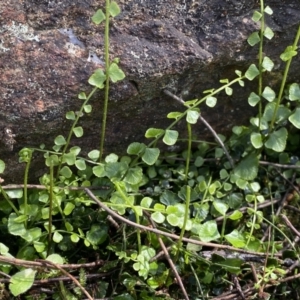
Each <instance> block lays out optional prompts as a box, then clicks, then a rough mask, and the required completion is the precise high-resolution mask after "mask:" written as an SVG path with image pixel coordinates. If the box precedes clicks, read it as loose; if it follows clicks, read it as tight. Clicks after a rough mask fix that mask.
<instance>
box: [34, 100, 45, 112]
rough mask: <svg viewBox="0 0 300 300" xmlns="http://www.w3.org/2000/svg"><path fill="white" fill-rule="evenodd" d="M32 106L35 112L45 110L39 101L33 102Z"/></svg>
mask: <svg viewBox="0 0 300 300" xmlns="http://www.w3.org/2000/svg"><path fill="white" fill-rule="evenodd" d="M34 106H35V109H36V111H37V112H43V111H44V110H45V103H44V101H42V100H41V99H39V100H37V101H35V102H34Z"/></svg>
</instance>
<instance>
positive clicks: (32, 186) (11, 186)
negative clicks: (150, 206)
mask: <svg viewBox="0 0 300 300" xmlns="http://www.w3.org/2000/svg"><path fill="white" fill-rule="evenodd" d="M2 188H3V189H4V190H16V189H24V184H7V185H4V186H2ZM27 188H28V189H36V190H46V189H47V188H48V187H47V186H45V185H41V184H27ZM55 188H58V189H61V190H63V189H68V190H70V191H80V190H81V191H82V190H84V189H85V188H86V187H85V186H64V187H61V186H56V187H55ZM110 188H111V187H109V186H90V187H89V189H90V190H108V189H110Z"/></svg>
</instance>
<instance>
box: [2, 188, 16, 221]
mask: <svg viewBox="0 0 300 300" xmlns="http://www.w3.org/2000/svg"><path fill="white" fill-rule="evenodd" d="M0 192H1V193H2V195H3V197H4V199H5V200H6V202H7V203H8V204H9V205H10V207H11V208H12V209H13V210H14V212H15V213H16V215H17V216H19V215H20V213H19V211H18V209H17V208H16V207H15V205H14V204H13V203H12V201H10V199H9V197H8V195H7V193H6V192H5V190H4V189H3V188H2V186H1V185H0Z"/></svg>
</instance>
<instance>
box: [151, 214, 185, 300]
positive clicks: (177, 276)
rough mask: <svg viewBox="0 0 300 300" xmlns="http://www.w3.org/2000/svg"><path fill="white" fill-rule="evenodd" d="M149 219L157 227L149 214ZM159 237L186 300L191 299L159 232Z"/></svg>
mask: <svg viewBox="0 0 300 300" xmlns="http://www.w3.org/2000/svg"><path fill="white" fill-rule="evenodd" d="M147 215H148V214H147ZM148 219H149V221H150V223H151V224H152V226H153V227H154V228H156V224H155V223H154V222H153V220H152V219H151V216H149V215H148ZM157 239H158V241H159V244H160V247H161V248H162V250H163V252H164V254H165V258H166V259H167V261H168V263H169V265H170V267H171V269H172V271H173V273H174V276H175V277H176V279H177V283H178V284H179V286H180V288H181V291H182V293H183V295H184V298H185V300H189V299H190V298H189V296H188V294H187V292H186V289H185V287H184V285H183V282H182V280H181V278H180V276H179V274H178V272H177V269H176V266H175V265H174V263H173V261H172V259H171V257H170V255H169V251H168V250H167V248H166V246H165V244H164V242H163V240H162V238H161V237H160V235H159V234H157Z"/></svg>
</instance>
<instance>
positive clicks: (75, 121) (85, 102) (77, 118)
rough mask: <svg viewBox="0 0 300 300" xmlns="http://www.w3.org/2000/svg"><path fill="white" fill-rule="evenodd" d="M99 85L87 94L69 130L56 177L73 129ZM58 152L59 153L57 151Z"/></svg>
mask: <svg viewBox="0 0 300 300" xmlns="http://www.w3.org/2000/svg"><path fill="white" fill-rule="evenodd" d="M97 89H98V88H97V87H94V88H93V90H92V91H91V92H90V93H89V95H88V96H87V98H86V99H85V100H84V102H83V104H82V105H81V107H80V110H79V111H78V112H77V113H76V118H75V120H74V122H73V124H72V127H71V129H70V131H69V135H68V138H67V140H66V144H65V146H64V148H63V151H62V153H61V159H60V162H59V165H58V167H57V174H56V178H58V175H59V171H60V169H61V165H62V158H63V156H64V154H65V153H66V152H67V150H68V147H69V145H70V141H71V138H72V136H73V130H74V128H75V126H76V125H77V123H78V121H79V118H80V117H81V116H82V114H83V109H84V106H85V105H86V104H87V103H88V102H89V101H90V99H91V97H92V96H93V95H94V93H95V92H96V91H97ZM56 154H57V153H56Z"/></svg>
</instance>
